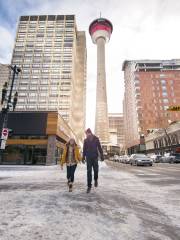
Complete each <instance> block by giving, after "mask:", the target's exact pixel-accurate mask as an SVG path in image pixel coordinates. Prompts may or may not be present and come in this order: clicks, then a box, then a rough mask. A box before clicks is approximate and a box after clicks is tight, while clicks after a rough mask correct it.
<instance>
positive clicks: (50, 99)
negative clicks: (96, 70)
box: [11, 15, 86, 138]
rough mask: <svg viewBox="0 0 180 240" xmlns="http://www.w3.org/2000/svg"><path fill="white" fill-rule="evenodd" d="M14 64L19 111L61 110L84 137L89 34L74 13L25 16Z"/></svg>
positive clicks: (16, 43) (65, 118)
mask: <svg viewBox="0 0 180 240" xmlns="http://www.w3.org/2000/svg"><path fill="white" fill-rule="evenodd" d="M11 64H12V65H15V64H16V65H17V66H19V67H20V68H21V70H22V72H21V74H19V76H18V80H17V81H16V82H15V86H14V91H18V103H17V107H16V110H17V111H58V112H59V113H60V114H61V116H62V117H63V119H64V120H66V121H67V123H68V124H69V125H70V126H71V127H72V129H73V130H74V131H75V133H76V135H77V136H78V137H80V138H82V137H83V135H84V128H85V110H86V109H85V105H86V36H85V32H84V31H78V30H77V25H76V19H75V16H74V15H40V16H21V17H20V19H19V23H18V29H17V34H16V40H15V46H14V50H13V56H12V62H11Z"/></svg>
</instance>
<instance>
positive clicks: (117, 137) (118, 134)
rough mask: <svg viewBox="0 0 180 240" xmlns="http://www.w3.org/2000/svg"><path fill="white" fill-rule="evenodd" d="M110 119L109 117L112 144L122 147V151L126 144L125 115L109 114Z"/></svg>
mask: <svg viewBox="0 0 180 240" xmlns="http://www.w3.org/2000/svg"><path fill="white" fill-rule="evenodd" d="M108 117H109V132H110V142H112V143H116V145H117V146H119V147H120V150H123V149H124V144H125V136H124V117H123V114H122V113H109V114H108ZM111 136H112V141H111Z"/></svg>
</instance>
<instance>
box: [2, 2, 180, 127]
mask: <svg viewBox="0 0 180 240" xmlns="http://www.w3.org/2000/svg"><path fill="white" fill-rule="evenodd" d="M100 12H101V14H102V17H105V18H107V19H109V20H110V21H111V22H112V24H113V33H112V36H111V39H110V41H109V43H107V45H106V81H107V97H108V110H109V112H122V101H123V95H124V78H123V72H122V63H123V61H124V60H134V59H176V58H180V47H179V46H180V33H179V29H180V14H179V13H180V1H179V0H151V1H148V0H96V1H89V0H5V1H4V0H0V36H1V37H0V63H10V60H11V55H12V49H13V45H14V39H15V34H16V27H17V22H18V18H19V16H20V15H35V14H36V15H40V14H51V15H52V14H59V15H60V14H65V15H66V14H75V15H76V21H77V27H78V30H81V31H86V39H87V114H86V126H87V127H91V128H92V129H93V128H94V121H95V100H96V45H94V44H93V43H92V41H91V38H90V36H89V33H88V27H89V24H90V23H91V22H92V21H93V20H94V19H95V18H98V17H99V16H100Z"/></svg>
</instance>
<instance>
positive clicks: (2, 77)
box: [0, 63, 10, 109]
mask: <svg viewBox="0 0 180 240" xmlns="http://www.w3.org/2000/svg"><path fill="white" fill-rule="evenodd" d="M9 75H10V68H9V65H8V64H2V63H0V94H1V93H2V89H3V85H4V83H5V82H9ZM1 107H2V106H1V105H0V109H1Z"/></svg>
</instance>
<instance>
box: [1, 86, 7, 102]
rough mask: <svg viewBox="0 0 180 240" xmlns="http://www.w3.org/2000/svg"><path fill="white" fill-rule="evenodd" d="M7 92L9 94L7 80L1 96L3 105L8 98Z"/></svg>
mask: <svg viewBox="0 0 180 240" xmlns="http://www.w3.org/2000/svg"><path fill="white" fill-rule="evenodd" d="M6 94H7V82H5V83H4V85H3V89H2V97H1V105H3V103H4V100H5V98H6Z"/></svg>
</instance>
